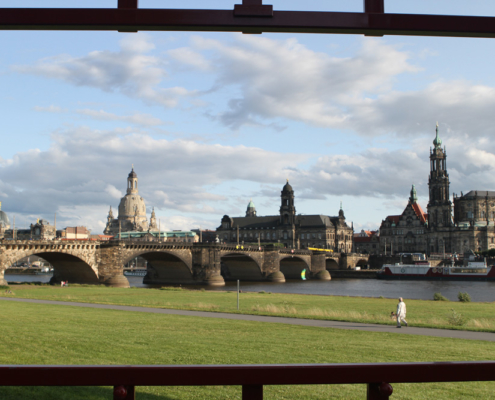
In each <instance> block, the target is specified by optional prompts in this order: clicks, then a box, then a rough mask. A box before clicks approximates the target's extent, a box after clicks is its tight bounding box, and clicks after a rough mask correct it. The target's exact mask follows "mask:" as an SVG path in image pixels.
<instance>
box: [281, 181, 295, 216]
mask: <svg viewBox="0 0 495 400" xmlns="http://www.w3.org/2000/svg"><path fill="white" fill-rule="evenodd" d="M280 197H281V198H282V205H281V206H280V222H281V224H282V225H293V224H294V223H295V222H296V207H295V206H294V190H292V186H291V185H289V180H288V179H287V183H286V184H285V185H284V187H283V189H282V194H281V195H280Z"/></svg>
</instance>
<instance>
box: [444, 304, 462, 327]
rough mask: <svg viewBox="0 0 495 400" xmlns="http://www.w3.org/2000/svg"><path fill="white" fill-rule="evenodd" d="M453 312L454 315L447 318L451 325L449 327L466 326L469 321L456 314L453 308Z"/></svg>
mask: <svg viewBox="0 0 495 400" xmlns="http://www.w3.org/2000/svg"><path fill="white" fill-rule="evenodd" d="M451 310H452V313H451V314H450V315H449V316H448V317H447V322H448V323H449V325H452V326H463V325H465V324H466V322H467V320H466V318H465V317H464V316H463V315H462V314H460V313H458V312H456V311H455V310H454V309H453V308H451Z"/></svg>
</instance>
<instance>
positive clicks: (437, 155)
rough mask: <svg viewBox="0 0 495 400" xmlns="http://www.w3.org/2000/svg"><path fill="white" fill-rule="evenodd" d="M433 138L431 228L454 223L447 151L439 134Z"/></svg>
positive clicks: (429, 206) (429, 217) (429, 182)
mask: <svg viewBox="0 0 495 400" xmlns="http://www.w3.org/2000/svg"><path fill="white" fill-rule="evenodd" d="M436 133H437V135H436V137H435V139H434V140H433V144H434V146H435V147H434V148H433V149H431V148H430V177H429V179H428V187H429V189H430V200H429V202H428V208H427V209H428V226H429V228H430V229H436V228H438V227H446V226H451V225H452V202H451V201H450V195H449V192H450V189H449V187H450V182H449V174H448V173H447V152H446V150H445V147H444V148H443V149H442V139H440V137H439V136H438V123H437V128H436Z"/></svg>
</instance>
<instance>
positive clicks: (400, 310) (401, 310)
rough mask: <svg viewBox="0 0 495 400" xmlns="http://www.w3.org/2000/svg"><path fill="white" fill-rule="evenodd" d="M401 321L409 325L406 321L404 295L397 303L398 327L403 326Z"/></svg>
mask: <svg viewBox="0 0 495 400" xmlns="http://www.w3.org/2000/svg"><path fill="white" fill-rule="evenodd" d="M401 321H403V322H404V324H405V325H406V326H407V321H406V303H404V300H402V297H399V304H397V328H401V326H400V323H401Z"/></svg>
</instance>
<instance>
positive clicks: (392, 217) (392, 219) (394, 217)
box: [387, 215, 400, 225]
mask: <svg viewBox="0 0 495 400" xmlns="http://www.w3.org/2000/svg"><path fill="white" fill-rule="evenodd" d="M387 219H388V220H389V221H390V222H393V223H395V224H396V225H397V224H398V223H399V219H400V215H389V216H388V217H387Z"/></svg>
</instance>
